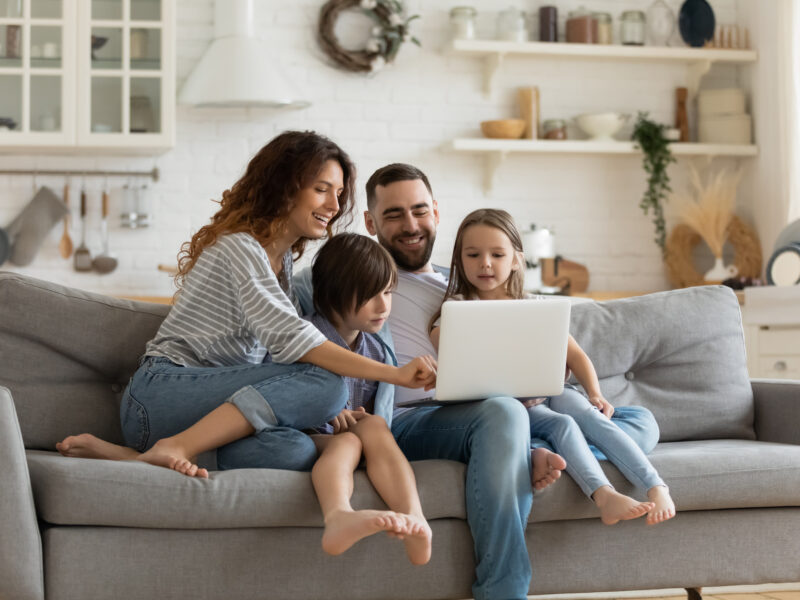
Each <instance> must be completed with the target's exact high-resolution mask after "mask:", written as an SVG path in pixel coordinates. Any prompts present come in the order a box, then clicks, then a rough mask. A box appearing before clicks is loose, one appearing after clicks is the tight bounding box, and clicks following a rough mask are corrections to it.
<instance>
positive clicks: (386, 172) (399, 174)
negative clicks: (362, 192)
mask: <svg viewBox="0 0 800 600" xmlns="http://www.w3.org/2000/svg"><path fill="white" fill-rule="evenodd" d="M416 179H419V180H420V181H422V183H424V184H425V187H426V188H428V193H430V195H431V196H433V190H431V184H430V182H429V181H428V178H427V177H426V176H425V173H423V172H422V171H420V170H419V169H418V168H417V167H415V166H412V165H407V164H405V163H392V164H391V165H386V166H385V167H381V168H380V169H378V170H377V171H375V172H374V173H373V174H372V176H371V177H370V178H369V180H368V181H367V209H368V210H369V211H370V212H372V209H373V208H375V202H377V198H376V197H375V188H377V187H378V186H379V185H380V186H384V187H385V186H387V185H389V184H390V183H395V182H397V181H414V180H416Z"/></svg>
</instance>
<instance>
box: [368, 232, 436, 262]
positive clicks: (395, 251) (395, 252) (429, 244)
mask: <svg viewBox="0 0 800 600" xmlns="http://www.w3.org/2000/svg"><path fill="white" fill-rule="evenodd" d="M377 237H378V242H380V244H381V246H383V247H384V248H386V250H388V251H389V254H391V255H392V258H393V259H394V262H395V264H396V265H397V267H398V268H399V269H401V270H403V271H412V272H413V271H419V270H420V269H422V268H423V267H424V266H425V265H427V264H428V261H429V260H430V259H431V255H432V254H433V242H435V241H436V234H433V235H431V236H430V237H428V238H424V237H423V239H424V240H425V242H426V244H425V250H424V251H423V253H422V255H421V256H420V258H418V259H413V258H410V257H409V256H408V255H407V254H404V253H403V251H402V250H401V249H399V248H396V247H395V246H393V245H392V244H391V243H389V240H387V239H386V238H385V237H383V236H382V235H381V234H380V233H378V234H377Z"/></svg>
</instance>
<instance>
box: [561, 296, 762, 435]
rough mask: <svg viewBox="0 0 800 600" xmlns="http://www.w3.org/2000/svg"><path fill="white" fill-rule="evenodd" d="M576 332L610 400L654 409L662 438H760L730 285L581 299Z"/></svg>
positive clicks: (573, 330) (575, 310)
mask: <svg viewBox="0 0 800 600" xmlns="http://www.w3.org/2000/svg"><path fill="white" fill-rule="evenodd" d="M570 330H571V333H572V335H573V336H574V337H575V339H576V340H577V341H578V343H579V344H580V345H581V347H582V348H583V349H584V350H585V351H586V353H587V354H588V355H589V358H590V359H591V360H592V362H593V363H594V366H595V368H596V370H597V374H598V376H599V377H600V384H601V388H602V390H603V394H604V395H605V396H606V398H607V399H608V400H609V402H611V404H614V405H619V406H626V405H640V406H645V407H646V408H649V409H650V410H651V411H652V412H653V414H654V415H655V417H656V420H657V421H658V425H659V427H660V429H661V441H662V442H673V441H681V440H698V439H713V438H738V439H755V432H754V429H753V392H752V389H751V387H750V380H749V376H748V373H747V357H746V354H745V345H744V331H743V328H742V320H741V311H740V309H739V302H738V300H737V298H736V295H735V294H734V293H733V291H732V290H730V289H729V288H727V287H723V286H703V287H695V288H688V289H683V290H674V291H670V292H659V293H656V294H649V295H647V296H641V297H636V298H626V299H623V300H612V301H609V302H599V303H586V304H578V305H575V306H573V307H572V321H571V326H570ZM573 381H574V378H573Z"/></svg>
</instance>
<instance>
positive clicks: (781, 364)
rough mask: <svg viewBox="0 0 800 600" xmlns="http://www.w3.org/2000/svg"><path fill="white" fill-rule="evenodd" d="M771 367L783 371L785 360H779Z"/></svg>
mask: <svg viewBox="0 0 800 600" xmlns="http://www.w3.org/2000/svg"><path fill="white" fill-rule="evenodd" d="M773 369H775V370H776V371H785V370H786V361H785V360H779V361H778V362H776V363H775V366H774V367H773Z"/></svg>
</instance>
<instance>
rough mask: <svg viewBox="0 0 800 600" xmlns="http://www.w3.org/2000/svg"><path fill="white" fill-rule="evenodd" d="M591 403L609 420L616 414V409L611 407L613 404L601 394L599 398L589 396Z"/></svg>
mask: <svg viewBox="0 0 800 600" xmlns="http://www.w3.org/2000/svg"><path fill="white" fill-rule="evenodd" d="M589 402H591V403H592V405H593V406H596V407H597V408H598V409H599V410H600V412H601V413H603V414H604V415H605V416H607V417H608V418H609V419H610V418H611V416H612V415H613V414H614V407H613V406H611V403H610V402H609V401H608V400H606V399H605V398H603V396H601V395H599V394H598V395H597V396H589Z"/></svg>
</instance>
